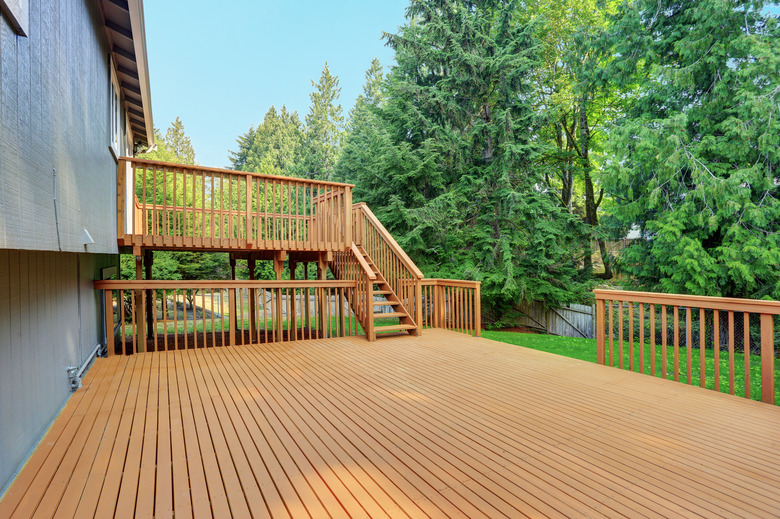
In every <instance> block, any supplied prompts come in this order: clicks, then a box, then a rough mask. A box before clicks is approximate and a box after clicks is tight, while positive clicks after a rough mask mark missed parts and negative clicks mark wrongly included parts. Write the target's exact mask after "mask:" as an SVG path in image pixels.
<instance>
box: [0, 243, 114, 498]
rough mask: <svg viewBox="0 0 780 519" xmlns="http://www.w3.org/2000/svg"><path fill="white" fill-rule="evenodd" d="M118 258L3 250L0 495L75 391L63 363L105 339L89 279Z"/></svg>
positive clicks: (0, 259)
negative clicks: (71, 387) (71, 388)
mask: <svg viewBox="0 0 780 519" xmlns="http://www.w3.org/2000/svg"><path fill="white" fill-rule="evenodd" d="M117 258H118V257H117V256H116V255H113V254H74V253H59V252H40V251H19V250H2V249H0V294H2V297H0V492H2V490H3V489H4V488H5V487H6V486H7V485H8V483H10V480H11V477H12V476H13V475H14V473H15V472H16V470H17V469H18V468H19V467H20V466H21V465H22V463H23V462H24V461H25V459H26V458H27V456H28V455H29V454H30V452H31V450H32V449H33V447H35V444H36V443H37V441H38V440H39V438H40V436H41V435H42V434H43V433H44V432H45V429H46V427H47V426H48V424H49V423H50V422H51V421H52V420H53V419H54V417H55V416H56V414H57V413H58V412H59V410H60V409H61V408H62V406H63V405H64V403H65V401H66V400H67V398H68V397H69V396H70V394H71V392H70V386H69V382H68V376H67V371H66V368H67V367H68V366H71V365H80V364H81V363H82V361H83V360H84V359H85V358H86V357H87V356H88V355H89V354H90V352H91V351H92V350H93V349H94V347H95V345H97V344H98V343H102V342H103V332H102V323H101V321H100V319H98V318H97V316H99V315H100V310H101V309H100V294H99V293H98V292H97V291H96V290H94V289H93V288H92V281H93V280H95V279H99V278H100V270H101V269H102V268H104V267H109V266H112V265H117V264H118V259H117Z"/></svg>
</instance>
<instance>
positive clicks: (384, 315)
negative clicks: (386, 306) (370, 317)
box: [374, 312, 409, 319]
mask: <svg viewBox="0 0 780 519" xmlns="http://www.w3.org/2000/svg"><path fill="white" fill-rule="evenodd" d="M391 317H409V314H407V313H406V312H382V313H376V314H374V319H389V318H391Z"/></svg>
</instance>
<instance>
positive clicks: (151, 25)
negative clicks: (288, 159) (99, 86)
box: [144, 0, 408, 167]
mask: <svg viewBox="0 0 780 519" xmlns="http://www.w3.org/2000/svg"><path fill="white" fill-rule="evenodd" d="M407 5H408V0H378V1H376V0H374V1H366V0H361V1H358V0H338V1H335V2H326V1H322V0H275V1H266V0H241V1H238V0H223V1H221V2H214V1H213V0H209V1H206V0H189V1H184V0H163V1H160V0H147V1H146V2H145V3H144V10H145V13H144V14H145V20H146V40H147V41H146V43H147V50H148V57H149V74H150V82H151V90H152V109H153V117H154V124H155V126H156V127H157V128H159V129H160V131H162V132H163V133H165V130H166V128H167V127H168V125H169V124H170V123H171V121H173V120H174V119H175V118H176V117H177V116H178V117H180V118H181V120H182V122H183V123H184V128H185V130H186V132H187V134H188V135H189V136H190V138H191V139H192V144H193V147H194V148H195V154H196V160H197V161H198V163H200V164H201V165H204V166H214V167H223V166H227V165H228V150H235V148H236V145H235V144H236V137H237V136H238V135H240V134H242V133H244V132H246V131H247V130H248V129H249V127H250V125H257V124H258V123H260V122H261V121H262V119H263V116H264V115H265V113H266V111H267V110H268V108H269V107H270V106H271V105H274V106H276V107H277V108H279V107H281V105H287V108H288V109H292V110H297V111H298V114H299V115H300V117H301V120H303V118H304V116H305V115H306V113H307V112H308V110H309V94H310V93H311V91H312V86H311V80H315V81H316V80H318V79H319V77H320V72H321V71H322V66H323V65H324V64H325V62H326V61H327V62H328V65H329V67H330V71H331V73H332V74H335V75H337V76H338V77H339V81H340V83H341V105H342V107H343V109H344V114H345V115H346V114H347V112H348V111H349V109H350V108H351V107H352V105H353V104H354V102H355V98H356V97H357V96H358V95H359V94H360V92H361V90H362V86H363V82H364V74H365V71H366V69H367V68H368V66H369V64H370V62H371V59H373V58H374V57H375V56H376V57H378V58H379V59H380V61H381V62H382V64H383V65H385V66H386V67H387V66H388V65H390V64H392V63H393V53H392V51H391V50H390V49H389V48H387V47H385V45H384V41H383V40H381V36H382V31H385V32H390V33H393V32H396V30H397V28H398V26H399V25H402V24H403V23H404V11H405V9H406V6H407Z"/></svg>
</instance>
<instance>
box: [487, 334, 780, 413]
mask: <svg viewBox="0 0 780 519" xmlns="http://www.w3.org/2000/svg"><path fill="white" fill-rule="evenodd" d="M482 336H483V337H485V338H486V339H492V340H494V341H500V342H505V343H508V344H514V345H517V346H523V347H525V348H531V349H534V350H540V351H546V352H549V353H554V354H556V355H563V356H564V357H570V358H573V359H580V360H584V361H587V362H596V340H595V339H580V338H574V337H558V336H555V335H542V334H533V333H517V332H501V331H492V330H483V331H482ZM608 347H609V346H607V348H608ZM617 349H618V342H617V341H614V343H613V354H614V357H613V358H614V362H615V364H616V365H617V360H618V359H617V357H618V354H617ZM691 353H692V355H691V368H692V369H691V375H692V383H693V384H694V385H697V386H698V385H699V366H700V359H699V350H698V349H693V350H692V352H691ZM679 355H680V358H679V366H680V369H679V371H680V374H679V379H680V381H681V382H684V383H685V382H687V352H686V350H685V347H681V348H680V353H679ZM655 359H656V361H655V371H656V373H655V375H656V376H658V377H660V376H662V360H663V353H662V351H661V347H660V346H657V347H656V352H655ZM629 360H630V359H629V352H628V342H627V341H626V342H625V343H624V348H623V367H624V369H628V367H629ZM666 360H667V362H666V365H667V373H666V375H667V378H670V379H672V378H674V348H673V347H667V359H666ZM704 362H705V374H706V379H705V386H706V387H707V388H709V389H713V388H714V385H715V384H714V379H715V377H714V366H715V359H714V352H713V350H711V349H708V350H705V354H704ZM744 362H745V359H744V357H743V355H742V354H741V353H735V355H734V363H735V365H736V366H735V377H734V393H735V394H736V395H738V396H743V395H744V394H745V393H744V392H745V380H744V375H743V373H744ZM719 364H720V391H721V392H723V393H728V392H729V361H728V352H727V351H721V352H720V363H719ZM634 371H639V350H638V349H637V348H635V349H634ZM644 371H645V373H649V372H650V347H649V345H645V368H644ZM750 397H751V399H753V400H760V399H761V357H760V356H759V355H750ZM775 403H776V404H778V405H780V359H777V358H776V359H775Z"/></svg>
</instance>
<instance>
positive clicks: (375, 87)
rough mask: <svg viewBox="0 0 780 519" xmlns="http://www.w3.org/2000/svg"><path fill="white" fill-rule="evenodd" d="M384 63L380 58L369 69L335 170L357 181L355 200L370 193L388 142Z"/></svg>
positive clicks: (343, 179)
mask: <svg viewBox="0 0 780 519" xmlns="http://www.w3.org/2000/svg"><path fill="white" fill-rule="evenodd" d="M383 80H384V76H383V72H382V65H381V63H380V62H379V60H378V59H377V58H374V59H373V60H372V61H371V66H370V67H369V69H368V70H367V71H366V82H365V84H364V85H363V93H362V94H360V95H359V96H358V98H357V99H356V100H355V106H354V107H353V108H352V110H350V112H349V119H348V120H347V125H346V129H347V131H346V137H345V138H344V146H343V148H342V150H341V154H340V155H339V159H338V162H337V163H336V169H335V173H334V178H335V180H337V181H339V182H349V183H353V184H355V192H354V197H355V199H358V200H362V199H365V198H366V197H367V196H369V195H370V194H369V193H367V192H366V191H365V188H366V187H367V186H369V185H371V184H372V182H371V180H370V179H369V178H365V177H370V176H374V175H377V174H378V168H379V167H380V166H379V160H380V158H381V154H382V151H383V150H384V148H385V147H386V146H387V145H388V143H387V134H386V132H385V128H384V123H383V121H382V120H381V119H380V118H379V117H378V110H379V109H380V108H381V107H382V106H383V105H384V93H383V91H382V83H383Z"/></svg>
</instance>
